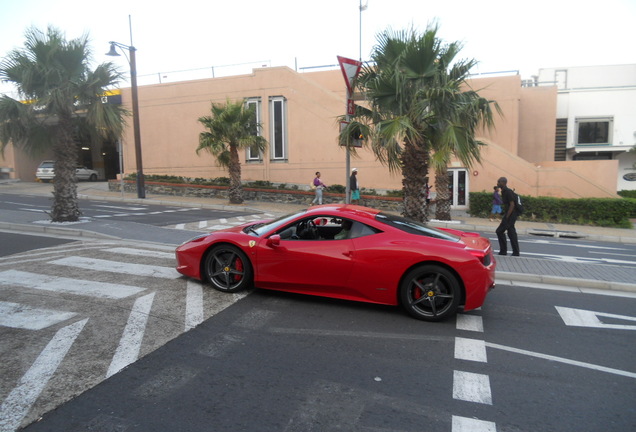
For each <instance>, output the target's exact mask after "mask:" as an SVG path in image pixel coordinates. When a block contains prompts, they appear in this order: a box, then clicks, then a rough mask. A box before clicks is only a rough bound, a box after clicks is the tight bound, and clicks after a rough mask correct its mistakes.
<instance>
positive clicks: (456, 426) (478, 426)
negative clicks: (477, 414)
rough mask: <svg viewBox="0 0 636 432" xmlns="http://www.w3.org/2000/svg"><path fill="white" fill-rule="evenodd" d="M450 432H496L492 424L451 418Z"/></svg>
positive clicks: (494, 425)
mask: <svg viewBox="0 0 636 432" xmlns="http://www.w3.org/2000/svg"><path fill="white" fill-rule="evenodd" d="M451 431H452V432H497V425H496V424H495V423H493V422H489V421H484V420H478V419H475V418H468V417H459V416H453V426H452V429H451Z"/></svg>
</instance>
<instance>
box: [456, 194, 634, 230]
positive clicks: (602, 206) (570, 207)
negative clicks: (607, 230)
mask: <svg viewBox="0 0 636 432" xmlns="http://www.w3.org/2000/svg"><path fill="white" fill-rule="evenodd" d="M521 200H522V202H523V207H524V213H523V214H522V215H521V216H520V217H519V219H520V220H532V221H539V222H553V223H565V224H577V225H596V226H605V227H618V228H631V227H632V224H631V222H630V221H629V218H630V217H633V215H634V214H635V212H636V200H634V199H630V198H627V199H625V198H623V199H621V198H578V199H571V198H552V197H531V196H525V195H522V196H521ZM491 208H492V193H491V192H470V208H469V210H468V212H469V213H470V214H471V215H472V216H477V217H488V215H490V210H491Z"/></svg>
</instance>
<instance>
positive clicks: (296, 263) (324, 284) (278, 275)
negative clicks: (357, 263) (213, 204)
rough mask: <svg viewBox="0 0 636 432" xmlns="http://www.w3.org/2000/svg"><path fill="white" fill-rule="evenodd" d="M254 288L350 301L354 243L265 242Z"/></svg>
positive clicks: (259, 247) (258, 257) (258, 256)
mask: <svg viewBox="0 0 636 432" xmlns="http://www.w3.org/2000/svg"><path fill="white" fill-rule="evenodd" d="M256 249H257V250H256V266H255V267H256V268H255V275H254V280H255V285H256V286H257V287H261V288H269V289H278V290H283V291H292V292H299V293H305V294H314V295H324V296H330V297H338V298H351V293H349V292H348V288H347V282H348V280H349V275H350V273H351V269H352V267H353V255H354V254H353V242H352V241H351V240H350V239H342V240H334V239H331V240H327V239H316V240H301V239H291V238H290V239H279V240H278V241H276V242H275V243H273V242H271V241H269V240H268V239H264V240H262V241H261V242H259V244H258V245H257V246H256Z"/></svg>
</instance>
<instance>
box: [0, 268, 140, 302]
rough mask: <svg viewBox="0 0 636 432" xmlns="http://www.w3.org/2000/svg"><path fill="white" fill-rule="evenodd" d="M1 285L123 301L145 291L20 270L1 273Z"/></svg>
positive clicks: (133, 287) (132, 287) (125, 286)
mask: <svg viewBox="0 0 636 432" xmlns="http://www.w3.org/2000/svg"><path fill="white" fill-rule="evenodd" d="M0 285H18V286H22V287H26V288H32V289H37V290H43V291H54V292H60V293H67V294H77V295H83V296H90V297H99V298H109V299H121V298H125V297H128V296H131V295H134V294H137V293H139V292H141V291H143V290H144V289H143V288H139V287H135V286H130V285H118V284H111V283H106V282H95V281H87V280H81V279H71V278H65V277H59V276H47V275H42V274H37V273H29V272H23V271H19V270H6V271H3V272H0Z"/></svg>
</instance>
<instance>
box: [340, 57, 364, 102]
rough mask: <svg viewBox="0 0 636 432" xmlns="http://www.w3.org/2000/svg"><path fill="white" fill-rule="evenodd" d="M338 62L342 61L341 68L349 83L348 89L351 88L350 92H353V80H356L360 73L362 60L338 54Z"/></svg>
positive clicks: (346, 81)
mask: <svg viewBox="0 0 636 432" xmlns="http://www.w3.org/2000/svg"><path fill="white" fill-rule="evenodd" d="M338 63H340V70H342V75H343V76H344V79H345V83H346V84H347V90H349V94H353V80H355V79H356V77H357V76H358V73H360V68H361V67H362V62H361V61H358V60H352V59H350V58H346V57H340V56H338Z"/></svg>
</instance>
